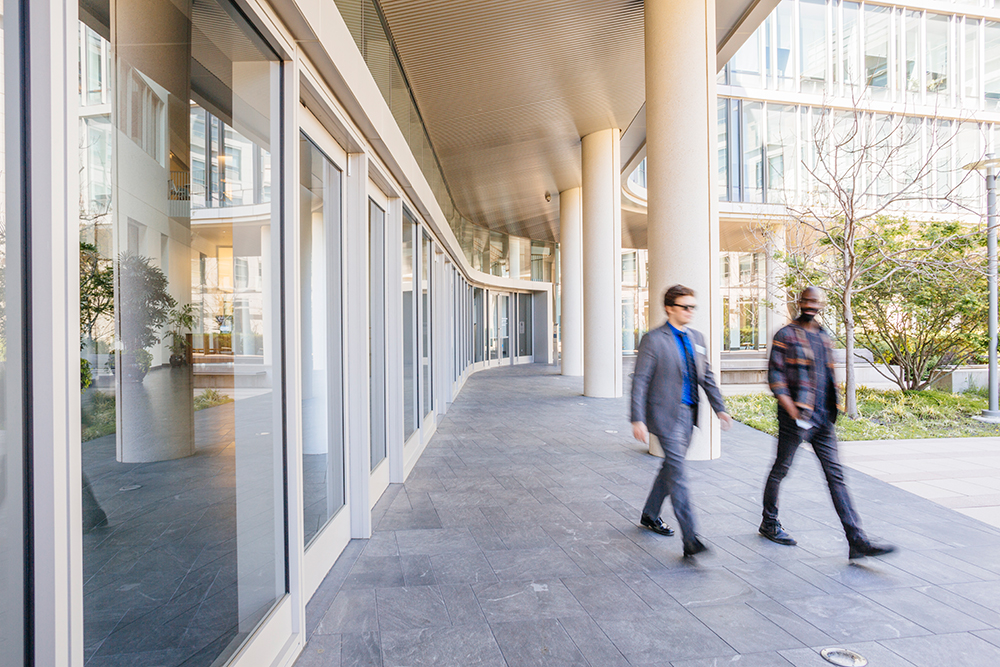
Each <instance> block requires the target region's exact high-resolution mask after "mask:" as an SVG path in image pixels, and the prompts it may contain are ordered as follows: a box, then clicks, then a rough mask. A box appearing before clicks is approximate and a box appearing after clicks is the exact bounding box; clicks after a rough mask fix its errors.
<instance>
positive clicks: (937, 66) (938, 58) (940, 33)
mask: <svg viewBox="0 0 1000 667" xmlns="http://www.w3.org/2000/svg"><path fill="white" fill-rule="evenodd" d="M950 29H951V18H950V17H948V16H943V15H941V14H928V15H927V52H926V53H927V56H926V65H925V67H926V75H925V76H926V79H925V83H926V86H927V92H928V93H933V94H941V95H944V94H947V92H948V53H949V49H948V33H949V32H950Z"/></svg>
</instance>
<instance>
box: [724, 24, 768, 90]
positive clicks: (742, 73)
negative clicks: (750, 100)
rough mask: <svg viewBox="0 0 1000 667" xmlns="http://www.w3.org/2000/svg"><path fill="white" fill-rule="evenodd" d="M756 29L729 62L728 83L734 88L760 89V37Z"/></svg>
mask: <svg viewBox="0 0 1000 667" xmlns="http://www.w3.org/2000/svg"><path fill="white" fill-rule="evenodd" d="M761 32H762V28H757V30H755V31H754V33H753V34H752V35H750V37H749V38H748V39H747V41H746V42H744V43H743V46H741V47H740V49H739V51H737V52H736V55H734V56H733V59H732V60H730V61H729V82H730V84H732V85H734V86H743V87H747V88H759V87H761V78H760V77H761V67H760V36H761Z"/></svg>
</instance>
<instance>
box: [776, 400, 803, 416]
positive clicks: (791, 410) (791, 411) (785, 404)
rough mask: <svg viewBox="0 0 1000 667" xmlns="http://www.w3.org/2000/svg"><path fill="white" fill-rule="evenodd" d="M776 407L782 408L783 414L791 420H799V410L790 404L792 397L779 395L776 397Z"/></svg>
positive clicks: (793, 404)
mask: <svg viewBox="0 0 1000 667" xmlns="http://www.w3.org/2000/svg"><path fill="white" fill-rule="evenodd" d="M778 405H780V406H781V407H782V408H784V410H785V412H786V413H788V416H789V417H791V418H792V419H795V420H798V418H799V408H798V406H796V405H795V403H793V402H792V397H791V396H789V395H788V394H781V395H780V396H778Z"/></svg>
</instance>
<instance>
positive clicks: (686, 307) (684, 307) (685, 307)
mask: <svg viewBox="0 0 1000 667" xmlns="http://www.w3.org/2000/svg"><path fill="white" fill-rule="evenodd" d="M673 307H674V308H680V309H682V310H686V311H688V312H694V311H695V310H696V309H697V308H698V306H695V305H682V304H679V303H675V304H673Z"/></svg>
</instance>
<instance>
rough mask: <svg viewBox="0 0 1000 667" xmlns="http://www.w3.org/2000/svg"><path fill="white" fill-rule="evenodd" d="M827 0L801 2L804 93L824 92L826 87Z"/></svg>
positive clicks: (800, 29) (827, 47)
mask: <svg viewBox="0 0 1000 667" xmlns="http://www.w3.org/2000/svg"><path fill="white" fill-rule="evenodd" d="M828 50H829V46H828V42H827V31H826V1H825V0H801V2H800V3H799V59H800V67H801V72H800V74H799V80H800V82H801V85H802V92H804V93H822V92H823V90H824V89H825V87H826V69H827V51H828Z"/></svg>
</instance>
